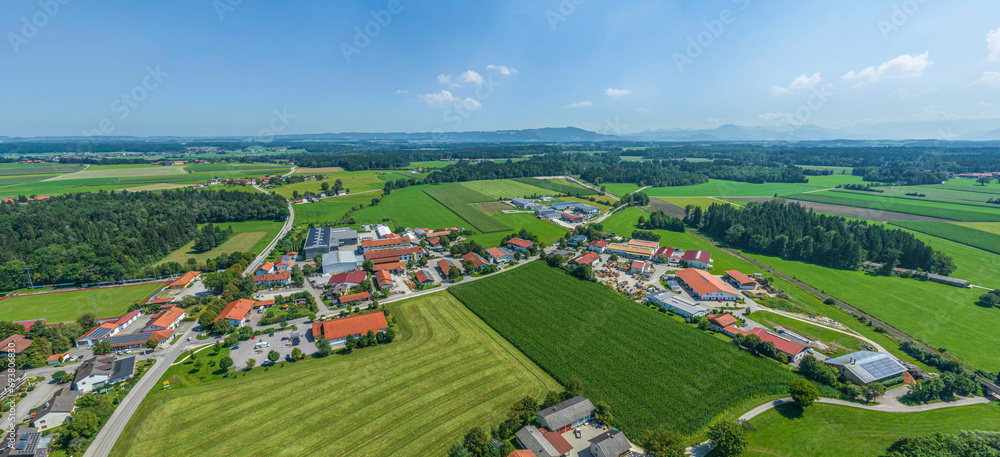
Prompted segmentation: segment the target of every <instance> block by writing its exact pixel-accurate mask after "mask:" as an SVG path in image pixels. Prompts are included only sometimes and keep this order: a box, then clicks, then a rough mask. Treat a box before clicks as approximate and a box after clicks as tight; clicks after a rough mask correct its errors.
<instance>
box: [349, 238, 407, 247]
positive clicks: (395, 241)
mask: <svg viewBox="0 0 1000 457" xmlns="http://www.w3.org/2000/svg"><path fill="white" fill-rule="evenodd" d="M407 244H410V241H409V239H403V238H386V239H381V240H364V241H362V242H361V247H363V248H365V249H369V248H384V247H390V246H403V245H407Z"/></svg>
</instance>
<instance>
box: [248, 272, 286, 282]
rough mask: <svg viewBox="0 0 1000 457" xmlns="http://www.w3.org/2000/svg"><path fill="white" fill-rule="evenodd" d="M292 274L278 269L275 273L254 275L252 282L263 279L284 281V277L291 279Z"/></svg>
mask: <svg viewBox="0 0 1000 457" xmlns="http://www.w3.org/2000/svg"><path fill="white" fill-rule="evenodd" d="M291 278H292V274H291V273H289V272H287V271H279V272H277V273H268V274H266V275H254V277H253V280H254V282H263V281H284V280H286V279H291Z"/></svg>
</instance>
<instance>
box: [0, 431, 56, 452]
mask: <svg viewBox="0 0 1000 457" xmlns="http://www.w3.org/2000/svg"><path fill="white" fill-rule="evenodd" d="M41 438H42V433H41V431H39V430H38V429H37V428H35V427H28V426H26V425H22V426H20V427H18V428H17V429H16V430H15V431H14V432H12V433H8V434H7V436H5V437H4V440H3V442H2V443H0V446H3V448H2V449H3V451H2V452H0V455H2V456H4V457H7V456H11V457H35V456H36V455H38V454H36V451H38V450H40V449H38V441H39V440H40V439H41ZM41 455H48V452H45V451H43V453H42V454H41Z"/></svg>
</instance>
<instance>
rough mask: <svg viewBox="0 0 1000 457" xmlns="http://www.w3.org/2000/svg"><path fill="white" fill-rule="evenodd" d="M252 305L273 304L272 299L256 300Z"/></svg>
mask: <svg viewBox="0 0 1000 457" xmlns="http://www.w3.org/2000/svg"><path fill="white" fill-rule="evenodd" d="M253 305H254V306H274V300H258V301H257V303H254V304H253Z"/></svg>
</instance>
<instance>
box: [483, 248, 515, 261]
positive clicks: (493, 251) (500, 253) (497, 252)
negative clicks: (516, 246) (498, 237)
mask: <svg viewBox="0 0 1000 457" xmlns="http://www.w3.org/2000/svg"><path fill="white" fill-rule="evenodd" d="M486 255H487V256H488V257H489V258H490V262H492V263H493V264H501V263H510V262H513V261H514V252H513V251H511V250H510V249H505V248H490V249H487V250H486Z"/></svg>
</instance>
